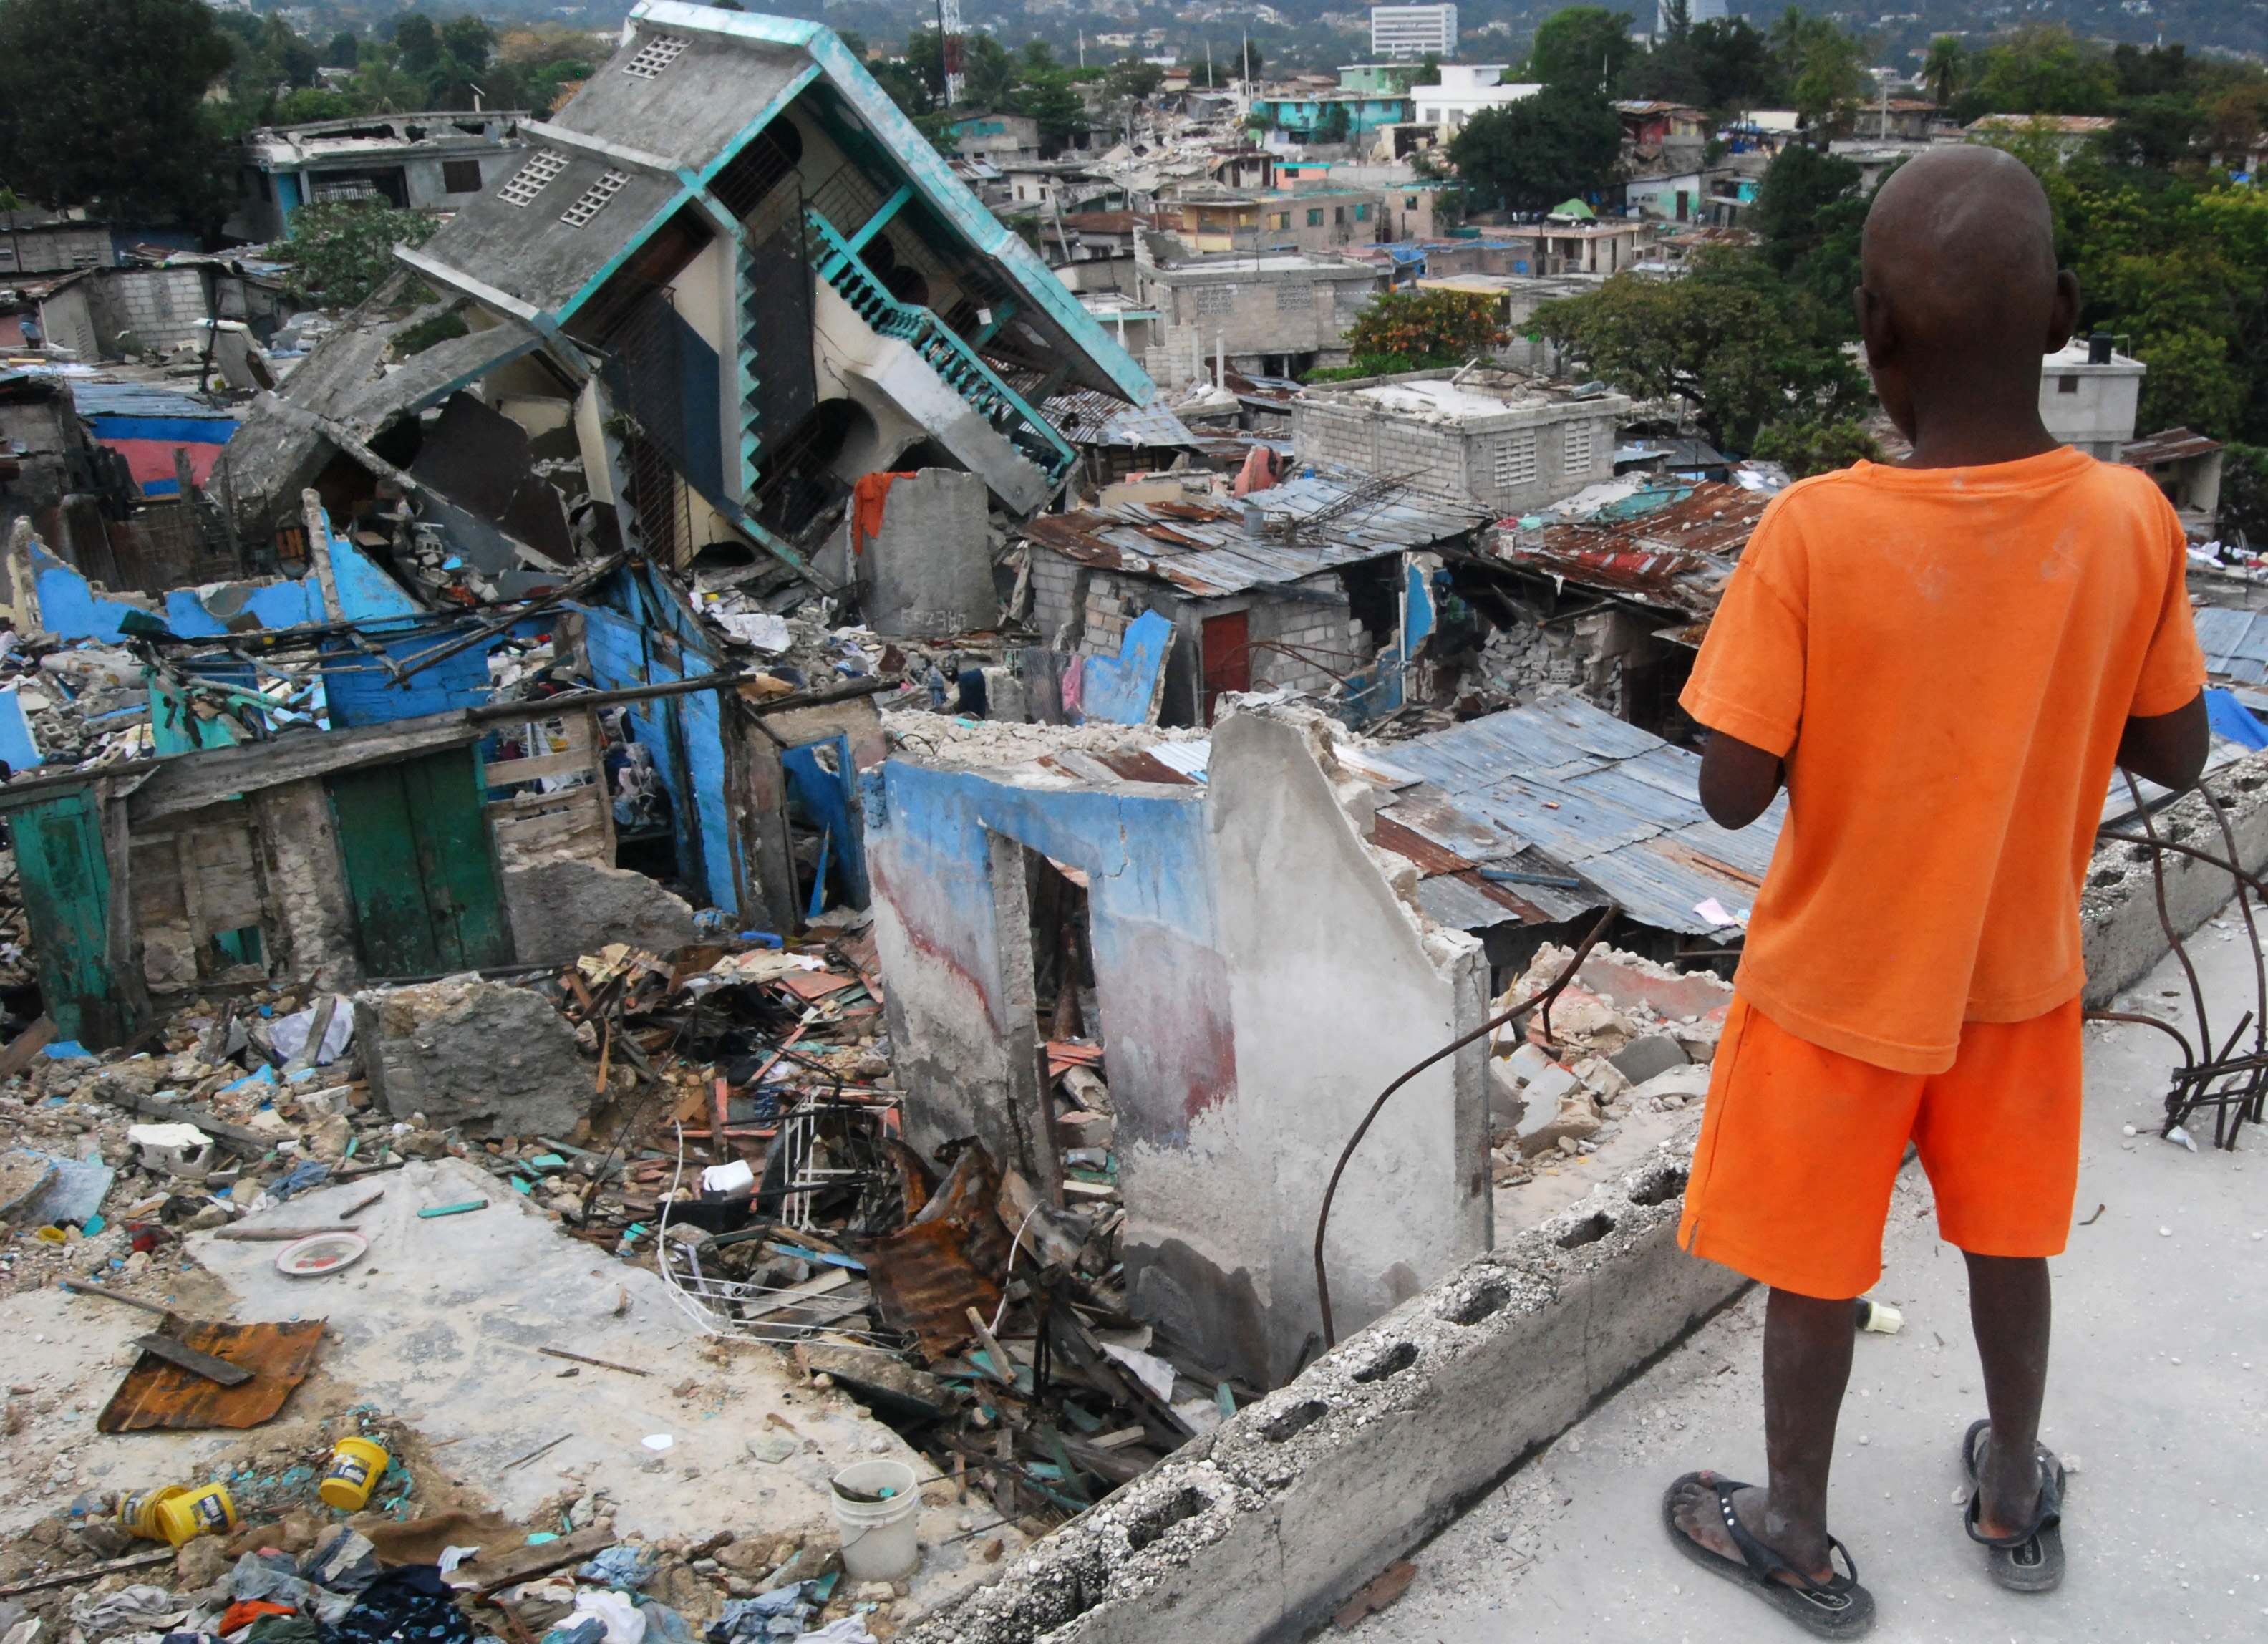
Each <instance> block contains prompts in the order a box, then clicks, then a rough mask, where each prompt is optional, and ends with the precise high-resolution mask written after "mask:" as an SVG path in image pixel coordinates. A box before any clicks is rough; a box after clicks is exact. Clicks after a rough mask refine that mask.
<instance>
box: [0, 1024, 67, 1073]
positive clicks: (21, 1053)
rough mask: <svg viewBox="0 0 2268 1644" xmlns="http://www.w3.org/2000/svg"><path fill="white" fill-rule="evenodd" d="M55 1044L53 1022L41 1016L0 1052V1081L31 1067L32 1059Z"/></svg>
mask: <svg viewBox="0 0 2268 1644" xmlns="http://www.w3.org/2000/svg"><path fill="white" fill-rule="evenodd" d="M53 1043H55V1018H54V1017H52V1016H42V1017H40V1019H39V1021H35V1022H33V1024H32V1025H31V1026H30V1027H28V1028H25V1029H24V1031H23V1032H21V1033H19V1034H18V1035H17V1036H15V1037H14V1038H12V1039H11V1040H9V1041H8V1048H7V1049H6V1050H4V1051H0V1080H9V1079H13V1078H14V1077H15V1076H16V1075H17V1074H18V1073H22V1072H23V1071H24V1070H25V1069H26V1068H27V1067H29V1066H30V1065H32V1058H33V1057H35V1056H37V1055H38V1054H39V1053H40V1051H44V1050H46V1049H47V1048H48V1046H49V1045H51V1044H53Z"/></svg>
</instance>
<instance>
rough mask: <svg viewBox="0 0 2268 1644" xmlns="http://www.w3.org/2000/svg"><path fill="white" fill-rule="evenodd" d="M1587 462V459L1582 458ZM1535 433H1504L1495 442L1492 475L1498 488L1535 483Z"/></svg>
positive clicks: (1506, 488) (1503, 488) (1509, 488)
mask: <svg viewBox="0 0 2268 1644" xmlns="http://www.w3.org/2000/svg"><path fill="white" fill-rule="evenodd" d="M1584 461H1586V462H1588V461H1589V459H1588V458H1586V459H1584ZM1535 474H1536V461H1535V431H1534V430H1533V429H1530V430H1528V431H1526V432H1524V433H1517V434H1506V436H1505V437H1504V438H1503V439H1501V440H1499V442H1498V443H1497V448H1496V461H1495V464H1494V477H1495V479H1496V486H1497V489H1498V490H1512V489H1513V487H1514V486H1518V485H1532V484H1534V483H1535Z"/></svg>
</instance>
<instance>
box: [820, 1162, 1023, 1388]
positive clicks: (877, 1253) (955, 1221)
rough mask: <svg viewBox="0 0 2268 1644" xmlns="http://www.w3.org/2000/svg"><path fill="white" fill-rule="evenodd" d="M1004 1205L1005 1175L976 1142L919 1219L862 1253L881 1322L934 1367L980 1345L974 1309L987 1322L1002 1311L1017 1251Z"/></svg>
mask: <svg viewBox="0 0 2268 1644" xmlns="http://www.w3.org/2000/svg"><path fill="white" fill-rule="evenodd" d="M999 1198H1000V1173H999V1171H998V1169H996V1168H994V1167H993V1163H992V1160H991V1157H990V1154H986V1153H985V1151H984V1149H983V1148H982V1147H980V1146H977V1145H976V1143H974V1142H970V1143H969V1144H968V1146H965V1147H964V1148H963V1149H962V1150H961V1154H960V1156H959V1157H958V1158H956V1159H955V1160H954V1161H953V1169H952V1171H951V1173H950V1174H948V1175H947V1176H946V1178H945V1181H944V1182H943V1183H941V1184H940V1185H939V1188H938V1190H937V1191H936V1193H935V1194H933V1195H932V1197H931V1198H930V1201H929V1203H928V1204H927V1205H924V1206H923V1207H922V1213H921V1214H920V1215H918V1216H917V1217H916V1218H915V1219H914V1220H912V1221H910V1222H909V1223H907V1224H906V1226H905V1227H902V1228H901V1229H900V1230H899V1231H897V1232H896V1233H894V1234H892V1235H890V1236H889V1237H888V1238H887V1239H880V1240H876V1241H874V1242H872V1243H870V1244H866V1245H865V1246H862V1247H861V1248H860V1250H859V1251H858V1255H859V1259H860V1260H862V1261H864V1262H865V1264H866V1279H867V1282H868V1284H869V1285H871V1286H873V1292H874V1301H875V1304H876V1306H878V1307H879V1308H880V1309H881V1314H882V1319H883V1322H884V1323H887V1324H888V1325H889V1327H890V1328H891V1329H892V1330H895V1331H903V1332H905V1333H906V1334H907V1335H909V1336H911V1337H912V1338H914V1339H915V1340H916V1341H917V1342H918V1343H920V1345H921V1351H922V1355H923V1357H924V1358H925V1359H927V1360H930V1361H931V1362H932V1363H934V1362H935V1361H936V1360H939V1359H942V1358H945V1357H946V1356H948V1355H950V1354H951V1353H954V1351H955V1350H956V1349H958V1348H959V1347H960V1346H961V1345H962V1344H963V1343H964V1342H967V1341H969V1340H971V1339H972V1338H974V1335H975V1332H974V1331H971V1330H970V1329H969V1328H968V1309H970V1308H975V1309H976V1310H977V1311H978V1312H979V1313H982V1314H983V1315H984V1316H986V1317H988V1318H989V1317H990V1316H991V1315H992V1312H993V1310H994V1309H996V1308H998V1306H999V1305H1000V1286H1001V1284H1002V1282H1003V1281H1004V1280H1005V1279H1006V1277H1007V1273H1008V1259H1009V1253H1010V1248H1011V1247H1010V1243H1009V1238H1008V1229H1007V1228H1006V1227H1004V1226H1002V1225H1001V1222H1000V1217H999V1214H998V1211H997V1210H996V1209H995V1208H994V1207H995V1206H996V1205H998V1202H999ZM1001 1368H1002V1369H1004V1370H1005V1369H1006V1368H1008V1367H1006V1366H1005V1365H1004V1366H1002V1367H1001Z"/></svg>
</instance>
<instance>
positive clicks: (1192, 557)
mask: <svg viewBox="0 0 2268 1644" xmlns="http://www.w3.org/2000/svg"><path fill="white" fill-rule="evenodd" d="M1248 507H1251V508H1255V509H1257V510H1259V511H1260V512H1262V514H1263V518H1264V519H1266V520H1268V521H1269V527H1270V528H1267V529H1265V530H1263V532H1261V533H1259V534H1255V533H1253V532H1251V531H1249V530H1248V529H1247V528H1246V525H1245V511H1246V509H1247V508H1248ZM1327 510H1341V512H1335V513H1333V515H1332V517H1330V518H1329V519H1327V520H1323V521H1322V523H1320V524H1318V525H1316V526H1314V527H1304V526H1303V525H1302V524H1300V522H1301V521H1305V520H1309V519H1312V518H1313V517H1314V516H1316V515H1318V514H1322V513H1323V512H1325V511H1327ZM1487 517H1488V516H1487V514H1486V513H1485V512H1483V511H1482V510H1480V509H1478V508H1475V507H1472V506H1469V505H1456V504H1454V503H1449V502H1445V501H1442V500H1440V499H1439V498H1431V497H1421V496H1418V495H1416V494H1414V493H1411V492H1410V491H1407V490H1395V489H1392V488H1387V487H1380V486H1377V485H1376V484H1375V483H1370V484H1365V483H1362V482H1360V481H1358V480H1355V479H1352V478H1342V477H1338V476H1327V475H1322V474H1316V475H1311V476H1301V477H1300V478H1298V479H1294V480H1291V481H1288V482H1286V483H1284V484H1282V485H1278V486H1277V487H1275V488H1274V489H1272V490H1265V491H1259V492H1256V493H1255V494H1254V495H1253V496H1252V497H1251V498H1248V499H1246V500H1245V501H1242V502H1221V503H1197V502H1159V503H1120V504H1116V505H1114V506H1112V507H1109V508H1088V509H1081V510H1079V511H1078V512H1073V513H1061V514H1042V515H1040V516H1039V517H1038V518H1036V519H1035V520H1032V521H1031V522H1030V523H1029V524H1027V526H1026V527H1024V534H1025V535H1026V536H1027V538H1028V539H1029V540H1030V541H1032V542H1037V543H1038V544H1040V545H1041V546H1042V547H1043V548H1047V549H1053V550H1054V551H1055V552H1057V553H1058V554H1061V555H1063V556H1064V557H1065V558H1068V559H1073V560H1077V561H1078V562H1079V563H1080V564H1086V565H1093V566H1095V567H1097V568H1099V569H1102V570H1108V571H1127V572H1130V573H1132V574H1134V575H1138V576H1150V577H1156V578H1159V579H1161V580H1163V581H1166V582H1168V583H1171V584H1172V585H1173V586H1175V587H1177V588H1180V589H1181V590H1182V592H1184V593H1193V594H1197V595H1199V596H1204V597H1210V596H1213V595H1219V594H1228V593H1242V592H1243V591H1245V590H1246V589H1248V588H1256V587H1265V586H1283V585H1285V584H1287V583H1293V582H1298V581H1300V580H1302V579H1305V578H1308V577H1313V576H1318V575H1320V574H1322V572H1324V571H1334V570H1337V568H1338V567H1340V566H1342V565H1351V564H1360V563H1361V562H1362V561H1364V560H1367V559H1374V558H1377V557H1380V556H1381V555H1385V554H1395V553H1400V552H1402V551H1403V549H1412V548H1423V547H1425V546H1426V545H1427V544H1429V543H1432V542H1442V541H1445V540H1447V539H1448V538H1452V537H1457V536H1462V535H1464V534H1466V533H1468V532H1469V531H1472V530H1474V529H1476V528H1477V527H1479V526H1480V525H1481V524H1483V523H1484V521H1485V520H1486V519H1487Z"/></svg>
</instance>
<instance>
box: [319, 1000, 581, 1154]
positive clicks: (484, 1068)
mask: <svg viewBox="0 0 2268 1644" xmlns="http://www.w3.org/2000/svg"><path fill="white" fill-rule="evenodd" d="M354 1014H355V1035H356V1037H357V1039H358V1040H359V1041H360V1042H361V1043H362V1045H363V1048H364V1054H365V1058H366V1059H367V1065H368V1069H369V1076H370V1088H371V1095H372V1096H373V1097H374V1098H375V1099H376V1100H377V1102H378V1104H379V1107H381V1108H382V1109H384V1110H385V1111H386V1112H387V1113H388V1114H389V1115H391V1116H392V1117H394V1119H395V1120H397V1121H422V1122H423V1124H424V1125H425V1126H427V1127H429V1128H435V1129H450V1128H454V1127H457V1126H461V1125H465V1124H475V1123H479V1122H484V1123H485V1124H486V1126H488V1127H490V1128H492V1129H493V1130H494V1131H495V1132H496V1133H497V1134H500V1135H509V1136H541V1135H553V1136H556V1135H560V1134H563V1133H564V1132H569V1131H571V1130H573V1129H574V1128H575V1126H576V1125H577V1124H578V1123H579V1122H580V1121H581V1120H582V1119H583V1118H584V1117H585V1116H586V1115H587V1114H588V1113H589V1111H590V1109H591V1101H590V1095H589V1092H588V1087H587V1086H586V1085H585V1075H584V1072H583V1064H582V1061H581V1058H579V1057H578V1055H577V1054H576V1043H575V1033H574V1029H573V1028H571V1027H569V1026H568V1025H567V1024H566V1023H565V1022H563V1021H561V1020H560V1018H559V1015H558V1013H557V1012H556V1011H555V1010H553V1009H552V1008H551V1006H549V1004H547V1003H546V1002H545V1001H544V1000H543V999H541V997H539V996H538V995H536V994H534V993H531V992H527V990H526V989H524V988H516V987H506V986H503V985H500V984H496V983H490V982H482V981H481V980H479V979H478V978H477V977H455V978H452V979H450V980H448V981H443V982H430V983H423V984H416V985H413V986H409V987H398V988H378V989H372V990H370V991H368V992H362V993H358V994H357V995H356V996H355V1001H354Z"/></svg>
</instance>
